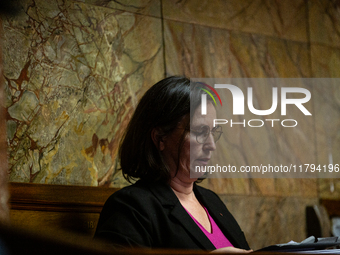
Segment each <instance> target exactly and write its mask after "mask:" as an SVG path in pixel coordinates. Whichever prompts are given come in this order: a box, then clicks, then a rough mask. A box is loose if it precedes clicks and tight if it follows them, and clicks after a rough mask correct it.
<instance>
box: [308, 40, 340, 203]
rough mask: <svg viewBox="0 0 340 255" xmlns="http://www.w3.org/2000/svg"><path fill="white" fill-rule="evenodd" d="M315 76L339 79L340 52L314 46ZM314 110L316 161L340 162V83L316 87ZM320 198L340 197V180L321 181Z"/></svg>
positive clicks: (332, 48) (326, 162) (334, 49)
mask: <svg viewBox="0 0 340 255" xmlns="http://www.w3.org/2000/svg"><path fill="white" fill-rule="evenodd" d="M311 56H312V69H313V76H314V77H325V78H339V77H340V72H339V70H340V50H339V49H337V48H334V47H329V46H321V45H316V44H312V45H311ZM314 90H315V93H314V94H315V95H316V97H317V99H316V100H315V106H314V107H315V108H316V109H317V115H316V122H315V129H316V141H317V159H318V162H319V164H322V165H327V164H329V163H333V164H339V163H340V157H339V153H340V146H339V144H340V133H339V130H340V129H339V127H340V121H339V120H340V110H339V109H340V101H339V98H340V87H339V84H338V83H336V82H335V83H334V82H327V85H322V84H321V85H319V86H315V88H314ZM339 178H340V175H339ZM319 196H320V197H321V198H329V199H339V198H340V179H338V178H335V179H319Z"/></svg>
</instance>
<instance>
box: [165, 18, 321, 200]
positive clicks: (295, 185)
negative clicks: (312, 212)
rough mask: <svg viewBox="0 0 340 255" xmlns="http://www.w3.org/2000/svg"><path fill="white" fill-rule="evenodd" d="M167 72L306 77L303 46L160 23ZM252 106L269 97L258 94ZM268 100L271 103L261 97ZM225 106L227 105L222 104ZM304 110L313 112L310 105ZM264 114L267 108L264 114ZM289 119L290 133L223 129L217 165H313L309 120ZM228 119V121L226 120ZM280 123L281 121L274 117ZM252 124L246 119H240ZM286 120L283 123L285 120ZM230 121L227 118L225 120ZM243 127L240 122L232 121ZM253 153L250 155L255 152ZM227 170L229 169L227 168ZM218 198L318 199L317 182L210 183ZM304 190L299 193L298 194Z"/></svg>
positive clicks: (296, 113) (306, 52) (298, 116)
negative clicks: (292, 124)
mask: <svg viewBox="0 0 340 255" xmlns="http://www.w3.org/2000/svg"><path fill="white" fill-rule="evenodd" d="M165 50H166V70H167V73H168V75H170V74H184V75H186V76H188V77H309V76H310V63H309V50H308V45H307V44H305V43H296V42H291V41H286V40H279V39H275V38H271V37H265V36H258V35H251V34H245V33H237V32H229V31H228V30H224V29H216V28H210V27H204V26H200V25H193V24H185V23H181V22H174V21H165ZM256 94H257V95H258V98H257V100H256V101H257V102H261V103H263V102H265V101H266V100H261V96H262V97H263V96H268V91H265V90H263V89H262V90H259V91H258V92H257V93H256ZM266 98H270V97H266ZM225 101H226V102H230V104H231V102H232V101H231V100H229V99H228V100H225ZM308 107H309V108H312V105H311V103H309V106H308ZM263 109H267V108H263ZM295 110H296V111H295ZM295 110H293V111H292V112H291V115H290V117H289V118H294V119H301V121H299V127H298V128H297V129H295V130H285V129H284V128H282V127H279V126H275V127H274V128H272V127H268V126H266V127H265V128H263V129H258V130H249V129H244V128H243V127H242V128H240V127H239V128H238V127H236V128H233V129H232V130H231V129H230V128H229V129H228V128H224V136H223V137H224V138H221V141H219V143H222V142H223V143H226V144H227V145H228V146H227V147H225V148H226V149H225V150H224V151H221V152H220V153H219V155H220V160H221V161H219V162H227V163H230V164H232V165H237V166H239V165H241V164H244V165H252V164H254V165H255V164H258V165H260V164H262V163H264V162H265V161H266V162H267V161H268V160H270V162H272V163H273V164H279V165H280V164H281V163H283V162H286V163H289V164H300V163H302V162H306V163H307V162H308V163H312V162H313V161H314V160H315V158H314V156H315V142H314V130H313V128H312V127H313V125H314V124H313V117H307V118H304V116H301V113H300V112H299V110H297V109H295ZM229 117H230V116H229ZM272 117H273V118H274V117H275V118H276V119H280V117H281V116H279V115H277V114H276V115H275V116H274V115H273V116H272ZM246 118H248V119H253V117H251V116H250V115H247V116H246V115H245V119H246ZM287 118H288V117H287ZM227 119H230V118H227ZM234 120H236V121H242V120H240V118H236V119H234ZM254 148H255V149H254ZM226 165H228V164H226ZM209 182H211V183H213V186H214V185H216V187H217V188H214V189H215V190H216V191H217V192H218V193H220V194H225V193H227V194H254V195H259V194H261V195H268V196H270V195H287V196H296V195H301V196H307V197H314V196H316V195H317V193H316V192H317V191H316V190H317V186H316V180H315V179H314V180H297V179H278V180H274V179H253V180H251V179H225V180H222V181H220V180H219V179H218V180H213V179H212V180H209ZM302 188H304V189H302Z"/></svg>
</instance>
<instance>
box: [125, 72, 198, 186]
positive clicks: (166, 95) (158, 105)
mask: <svg viewBox="0 0 340 255" xmlns="http://www.w3.org/2000/svg"><path fill="white" fill-rule="evenodd" d="M201 94H202V90H200V89H197V88H195V86H194V87H193V86H192V88H191V89H190V80H189V79H188V78H186V77H178V76H172V77H168V78H165V79H163V80H161V81H159V82H158V83H156V84H155V85H153V86H152V87H151V88H150V89H149V90H148V91H147V92H146V93H145V94H144V96H143V97H142V99H141V100H140V102H139V104H138V106H137V108H136V110H135V112H134V114H133V116H132V119H131V121H130V123H129V125H128V127H127V130H126V132H125V136H124V137H123V140H122V143H121V146H120V148H119V157H120V165H121V169H122V171H123V175H124V177H125V179H127V180H128V181H130V182H131V180H133V179H136V178H139V179H142V180H147V181H151V182H155V181H164V182H168V181H169V180H170V170H169V168H168V166H167V165H166V163H165V161H164V159H163V157H162V155H161V153H160V151H159V150H158V149H157V147H156V146H155V144H154V142H153V140H152V138H151V132H152V130H153V129H154V128H158V129H159V130H161V136H166V135H168V134H170V133H171V132H173V131H174V130H175V128H176V127H177V126H178V123H179V122H180V121H181V120H182V119H183V117H185V116H188V118H186V119H187V127H188V128H189V127H190V124H189V121H190V118H189V115H190V100H191V107H193V108H194V109H196V108H197V107H198V106H199V105H200V95H201ZM186 132H187V131H186ZM186 132H183V136H182V139H181V140H182V142H183V141H184V137H185V134H186ZM180 150H181V145H180V148H179V152H178V153H179V154H180Z"/></svg>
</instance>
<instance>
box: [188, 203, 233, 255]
mask: <svg viewBox="0 0 340 255" xmlns="http://www.w3.org/2000/svg"><path fill="white" fill-rule="evenodd" d="M184 209H185V208H184ZM185 210H186V211H187V209H185ZM204 210H205V211H206V213H207V215H208V217H209V221H210V224H211V233H209V232H208V231H207V230H206V229H205V228H204V227H203V226H202V225H201V224H200V223H199V222H198V221H197V220H196V219H195V218H194V217H193V216H192V215H191V214H190V213H189V212H188V211H187V213H188V214H189V215H190V216H191V218H192V219H193V220H194V221H195V222H196V224H197V225H198V226H199V227H200V229H201V230H202V231H203V233H204V234H205V235H206V236H207V237H208V238H209V240H210V242H211V243H212V244H213V245H214V246H215V248H216V249H219V248H223V247H229V246H232V247H234V246H233V245H232V244H231V243H230V242H229V240H228V239H227V238H226V237H225V236H224V234H223V233H222V231H221V230H220V228H219V227H218V226H217V224H216V223H215V221H214V219H213V218H212V217H211V216H210V214H209V212H208V210H207V209H206V208H205V207H204Z"/></svg>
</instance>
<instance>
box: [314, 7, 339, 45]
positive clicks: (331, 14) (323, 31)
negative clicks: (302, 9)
mask: <svg viewBox="0 0 340 255" xmlns="http://www.w3.org/2000/svg"><path fill="white" fill-rule="evenodd" d="M339 8H340V5H339V2H338V1H336V0H314V1H308V17H309V30H310V32H309V33H310V41H311V42H312V43H322V44H324V45H328V46H333V47H339V46H340V11H339Z"/></svg>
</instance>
